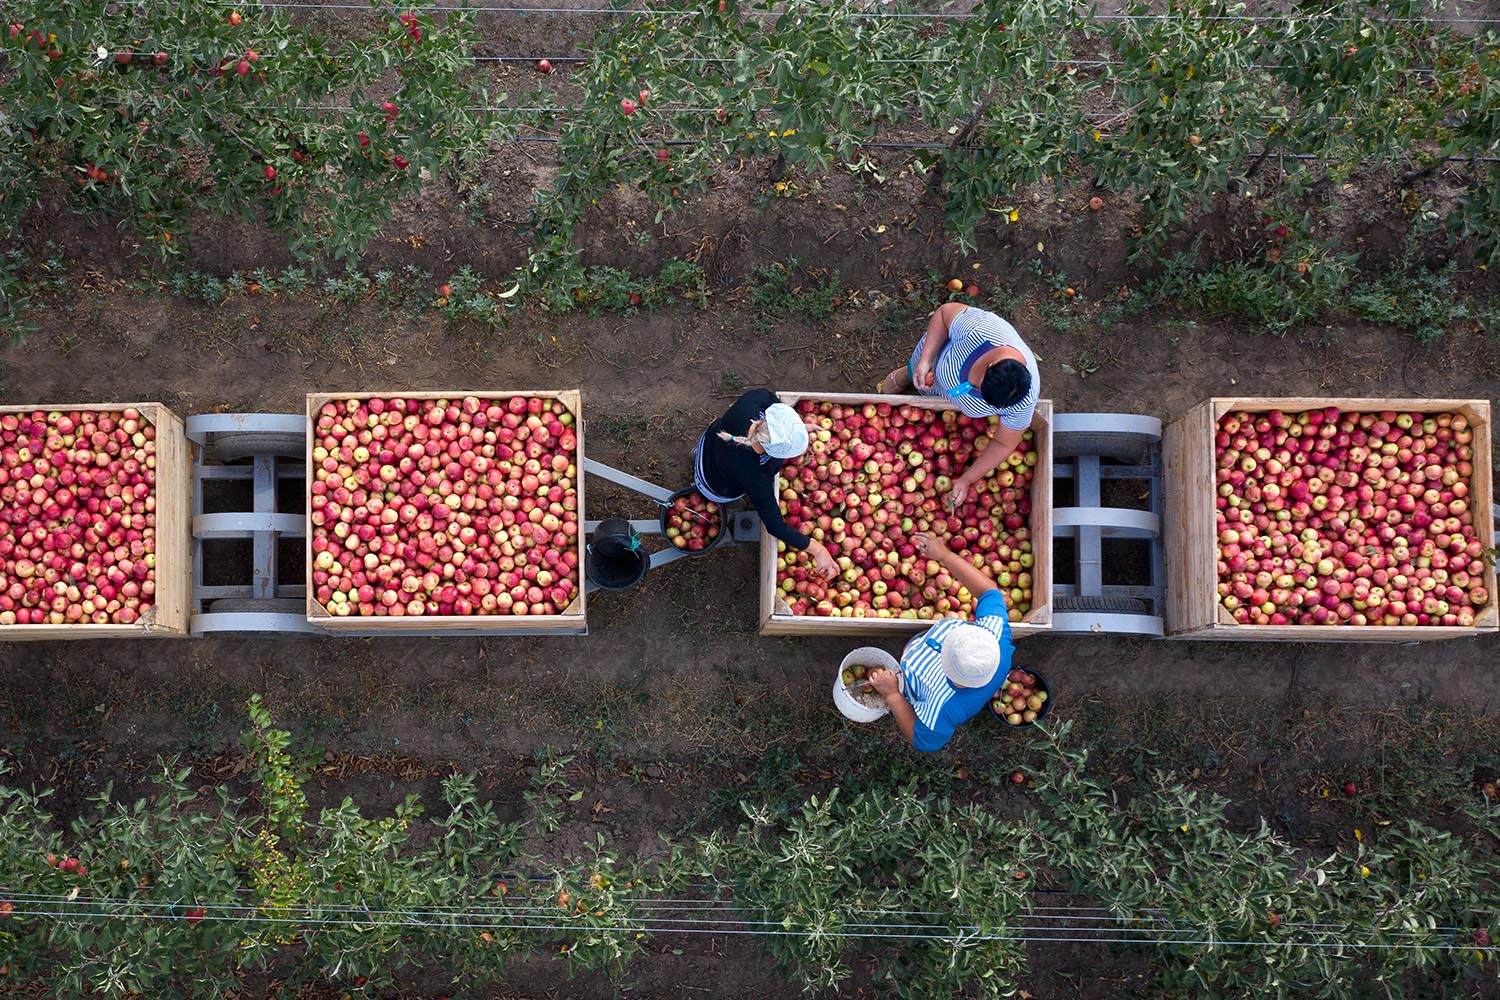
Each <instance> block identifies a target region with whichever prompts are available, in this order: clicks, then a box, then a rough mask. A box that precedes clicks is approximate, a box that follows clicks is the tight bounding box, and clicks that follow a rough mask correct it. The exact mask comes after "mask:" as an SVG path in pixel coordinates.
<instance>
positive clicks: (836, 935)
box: [14, 909, 1472, 952]
mask: <svg viewBox="0 0 1500 1000" xmlns="http://www.w3.org/2000/svg"><path fill="white" fill-rule="evenodd" d="M14 915H20V916H38V917H64V918H69V919H71V920H91V921H100V920H188V919H193V920H194V921H195V922H196V921H204V920H206V921H213V922H235V923H264V924H280V925H283V926H285V925H289V924H290V925H295V926H299V927H317V926H328V925H330V924H338V925H340V926H347V927H374V928H380V927H418V928H436V929H455V928H457V927H463V928H465V929H472V930H510V931H522V932H524V931H564V932H566V931H577V930H578V929H579V928H580V926H584V927H589V928H590V929H594V930H597V929H598V928H597V926H593V925H587V924H580V923H578V922H572V923H553V924H541V923H521V924H508V923H503V922H493V921H492V922H486V923H478V922H465V923H462V924H457V923H455V922H453V921H446V922H445V921H431V920H410V919H399V920H359V919H353V920H337V919H335V918H324V919H317V920H311V919H306V918H303V919H297V920H288V919H282V918H277V917H257V916H219V915H217V914H215V915H210V914H207V913H205V914H204V915H203V916H201V917H199V916H194V917H192V918H189V916H188V915H187V914H185V913H184V914H182V915H180V916H179V915H177V914H167V915H157V914H148V913H136V914H107V913H92V914H84V913H69V912H67V911H63V910H57V911H53V910H22V909H17V910H15V911H14ZM611 929H614V930H617V931H618V932H620V933H627V934H632V933H633V934H683V935H686V934H694V935H716V936H736V937H800V938H808V937H822V938H833V939H837V940H869V939H878V940H902V941H957V940H962V941H966V942H972V941H997V942H998V941H1008V942H1016V943H1038V944H1041V943H1047V942H1059V943H1075V944H1145V945H1157V946H1167V947H1182V946H1199V945H1208V946H1214V947H1253V948H1322V949H1337V950H1350V951H1372V950H1373V951H1438V952H1444V951H1469V950H1472V948H1471V946H1469V945H1460V944H1433V943H1425V942H1423V943H1401V942H1375V943H1371V942H1359V941H1297V940H1287V941H1249V940H1244V941H1231V940H1223V939H1219V938H1214V937H1208V938H1202V939H1185V938H1177V937H1171V938H1165V937H1162V936H1160V934H1158V935H1157V936H1152V935H1150V934H1149V933H1147V931H1146V929H1145V928H1140V929H1136V930H1134V931H1132V932H1131V933H1132V934H1133V935H1134V936H1128V937H1127V936H1116V937H1102V936H1092V937H1063V936H1057V935H1048V936H1040V935H1038V934H1037V933H1036V932H1037V929H1036V928H1026V927H1022V928H1018V930H1019V931H1020V932H1021V933H1018V934H966V933H957V934H905V933H901V934H888V933H846V932H843V931H804V930H793V929H790V928H785V927H782V928H779V929H771V928H767V929H755V930H739V929H734V928H683V927H657V926H652V925H650V924H646V923H641V924H628V925H624V926H619V927H616V928H611ZM1199 929H1200V928H1186V929H1185V930H1186V931H1189V932H1191V931H1192V930H1199ZM1057 930H1058V931H1060V932H1076V930H1077V929H1076V928H1057ZM1122 933H1123V932H1122ZM1160 933H1161V934H1166V933H1179V932H1177V931H1170V930H1164V931H1162V932H1160ZM1143 935H1144V936H1143Z"/></svg>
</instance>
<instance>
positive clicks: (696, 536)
mask: <svg viewBox="0 0 1500 1000" xmlns="http://www.w3.org/2000/svg"><path fill="white" fill-rule="evenodd" d="M663 513H664V514H665V521H666V536H667V540H668V541H670V542H671V543H672V544H673V545H675V546H677V547H678V548H679V549H686V550H687V551H689V552H702V551H703V550H704V549H706V548H708V547H709V546H710V545H712V544H713V543H714V541H715V540H716V539H717V538H718V537H719V525H720V523H721V519H720V516H719V505H718V504H716V503H714V502H713V501H712V500H709V499H708V498H707V497H705V496H704V495H703V494H702V493H699V492H698V491H697V490H693V491H692V492H691V493H685V494H683V495H682V496H680V497H678V498H677V499H676V500H673V501H672V506H670V507H668V508H667V509H666V510H665V511H664V512H663Z"/></svg>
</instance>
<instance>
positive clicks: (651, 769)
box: [646, 764, 666, 778]
mask: <svg viewBox="0 0 1500 1000" xmlns="http://www.w3.org/2000/svg"><path fill="white" fill-rule="evenodd" d="M665 773H666V772H664V771H663V770H662V769H661V765H660V764H647V765H646V777H648V778H660V777H661V776H662V775H663V774H665Z"/></svg>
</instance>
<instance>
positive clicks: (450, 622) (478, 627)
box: [305, 389, 588, 635]
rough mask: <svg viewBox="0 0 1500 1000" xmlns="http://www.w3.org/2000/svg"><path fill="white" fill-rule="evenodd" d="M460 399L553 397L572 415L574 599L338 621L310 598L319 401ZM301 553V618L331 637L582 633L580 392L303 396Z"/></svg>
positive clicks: (313, 590)
mask: <svg viewBox="0 0 1500 1000" xmlns="http://www.w3.org/2000/svg"><path fill="white" fill-rule="evenodd" d="M465 396H478V397H479V398H480V399H507V398H509V397H511V396H525V397H527V398H530V397H541V398H544V399H559V400H562V402H563V404H564V405H565V406H567V408H568V410H569V411H570V412H571V413H572V414H573V428H574V435H575V437H576V438H577V439H578V446H577V454H576V455H575V456H574V464H575V465H576V466H577V468H578V596H577V597H576V598H575V599H574V600H573V603H572V604H570V605H568V608H567V610H566V611H564V612H563V613H561V614H556V615H423V616H421V617H410V618H408V617H401V618H390V617H386V616H369V617H364V616H360V615H350V616H348V617H339V616H336V615H331V614H329V613H328V610H327V609H326V608H324V607H323V605H321V604H319V603H318V601H317V600H316V593H317V589H316V588H315V587H314V586H313V580H312V574H313V557H312V539H313V530H314V529H313V524H312V484H313V479H314V475H313V472H314V466H313V461H312V451H313V440H314V436H315V435H314V430H315V426H316V419H317V413H318V410H320V409H321V408H322V406H323V404H324V403H329V402H340V401H342V400H346V399H374V398H376V397H381V398H384V399H392V398H400V399H450V400H460V399H463V398H464V397H465ZM307 470H308V474H307V498H306V509H307V515H306V516H307V549H306V551H305V561H306V563H307V566H306V571H307V620H308V621H309V622H311V623H312V624H313V625H315V626H317V627H318V628H320V629H324V630H326V631H328V632H334V633H342V634H349V633H360V634H367V633H372V632H378V633H381V634H385V633H389V634H391V635H401V634H419V635H420V634H427V633H433V632H442V633H451V634H454V635H462V634H464V633H466V632H479V633H493V632H507V633H510V632H514V633H537V634H545V633H564V634H568V633H575V634H576V633H582V632H584V631H585V630H586V628H587V618H586V615H585V611H586V605H587V598H586V595H585V591H586V590H587V589H588V588H587V583H586V580H585V577H584V557H585V555H586V552H585V546H586V544H587V538H586V532H585V531H584V513H583V512H584V504H583V481H584V474H583V394H582V393H581V392H579V390H577V389H481V390H466V391H459V390H455V391H452V392H405V391H399V390H391V391H389V392H342V393H340V392H318V393H308V396H307Z"/></svg>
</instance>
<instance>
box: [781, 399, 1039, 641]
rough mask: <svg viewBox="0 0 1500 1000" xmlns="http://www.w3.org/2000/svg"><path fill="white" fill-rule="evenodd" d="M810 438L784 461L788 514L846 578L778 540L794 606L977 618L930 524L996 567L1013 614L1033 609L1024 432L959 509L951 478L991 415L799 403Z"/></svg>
mask: <svg viewBox="0 0 1500 1000" xmlns="http://www.w3.org/2000/svg"><path fill="white" fill-rule="evenodd" d="M797 410H798V411H799V412H800V413H801V414H802V419H803V420H804V422H806V423H807V424H808V426H809V428H810V429H811V431H810V437H811V440H810V442H809V447H808V450H807V452H806V453H805V454H804V455H802V456H801V457H800V458H798V459H796V460H794V461H791V462H788V463H787V464H786V465H785V466H784V467H783V469H782V472H781V476H782V480H783V484H782V489H781V510H782V513H783V515H784V516H785V517H786V519H787V522H788V523H789V524H791V525H792V526H793V527H794V528H797V529H798V530H800V531H802V532H803V533H804V534H807V535H811V536H812V537H813V538H816V539H818V540H819V541H821V542H822V543H823V544H824V545H826V546H827V547H828V551H829V552H830V554H832V555H833V557H834V561H835V562H837V564H838V567H839V575H838V576H836V577H835V578H834V579H833V580H832V581H830V582H828V583H825V582H824V581H823V579H822V578H821V577H819V576H818V575H817V573H815V572H814V571H813V567H812V560H811V557H810V556H809V555H808V554H807V553H805V552H798V551H795V550H791V551H789V550H788V549H787V547H786V545H785V544H784V543H780V542H778V543H777V551H778V553H779V556H778V559H777V590H778V593H779V594H780V596H781V598H782V600H784V601H785V602H786V603H787V606H788V607H790V608H791V610H792V613H793V614H795V615H815V616H827V617H844V618H902V619H922V620H927V619H933V618H941V617H943V616H945V615H949V614H955V613H962V614H965V615H971V614H972V613H973V611H974V605H975V603H976V602H977V601H978V598H979V595H978V594H970V593H969V592H968V591H967V590H966V589H964V588H963V586H962V585H960V584H959V583H958V581H957V580H955V579H953V577H952V576H951V575H950V574H949V573H948V571H947V570H945V569H944V568H943V566H942V564H941V563H939V562H937V560H934V559H924V558H922V557H921V556H919V555H918V554H917V550H916V545H915V543H914V541H913V538H912V536H913V535H914V534H915V533H916V532H919V531H932V532H934V533H936V534H937V535H938V536H939V537H940V538H942V539H943V540H944V541H945V542H946V543H947V545H948V547H949V548H951V549H952V550H953V551H954V552H957V553H959V554H961V555H962V556H963V557H964V558H966V559H968V560H969V561H970V562H971V563H972V564H973V565H974V566H976V567H977V568H979V569H981V570H983V571H984V572H985V573H987V574H989V576H990V578H991V579H993V580H994V581H995V582H996V583H997V584H999V586H1000V588H1001V590H1002V592H1003V593H1004V594H1005V600H1006V604H1007V606H1008V608H1009V611H1010V620H1011V621H1013V622H1015V621H1020V620H1021V616H1022V615H1024V614H1025V613H1026V612H1027V611H1029V610H1030V609H1031V601H1032V584H1033V580H1032V568H1033V561H1034V556H1033V554H1032V546H1031V531H1030V528H1029V516H1028V515H1029V514H1030V513H1031V481H1032V476H1033V474H1034V472H1035V469H1036V461H1037V453H1036V450H1035V446H1034V442H1033V438H1032V432H1031V431H1029V430H1028V431H1026V432H1025V434H1024V435H1023V437H1022V440H1021V443H1020V444H1019V445H1018V446H1017V448H1016V450H1015V452H1014V453H1013V454H1012V455H1011V456H1010V458H1009V459H1008V460H1007V462H1006V464H1004V465H1002V466H1001V467H1000V468H999V469H998V470H996V471H995V472H992V473H991V474H990V475H989V476H988V477H987V478H986V479H985V481H984V482H983V483H982V484H980V485H979V486H977V487H976V488H975V489H973V490H971V491H970V493H969V497H968V499H967V500H965V501H964V503H963V504H962V505H961V506H959V507H958V508H957V509H955V510H952V511H949V510H946V509H945V508H944V506H943V498H944V497H945V496H946V495H947V494H948V492H949V491H950V490H951V489H952V482H951V477H953V476H956V475H957V474H959V473H961V472H962V471H963V470H964V469H966V468H968V466H969V463H970V462H971V461H972V460H973V459H974V456H975V455H976V454H978V452H979V451H980V450H981V449H982V448H983V447H984V446H985V445H986V444H988V443H989V439H990V434H991V433H992V431H993V428H994V426H995V424H994V422H993V421H989V420H975V419H973V418H972V417H969V416H967V415H965V414H963V413H960V412H957V411H955V410H930V409H926V408H924V407H920V406H913V405H910V404H892V403H885V402H882V403H864V404H852V405H843V404H839V403H829V402H818V401H814V400H802V401H800V402H799V403H798V404H797Z"/></svg>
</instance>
